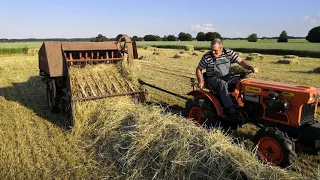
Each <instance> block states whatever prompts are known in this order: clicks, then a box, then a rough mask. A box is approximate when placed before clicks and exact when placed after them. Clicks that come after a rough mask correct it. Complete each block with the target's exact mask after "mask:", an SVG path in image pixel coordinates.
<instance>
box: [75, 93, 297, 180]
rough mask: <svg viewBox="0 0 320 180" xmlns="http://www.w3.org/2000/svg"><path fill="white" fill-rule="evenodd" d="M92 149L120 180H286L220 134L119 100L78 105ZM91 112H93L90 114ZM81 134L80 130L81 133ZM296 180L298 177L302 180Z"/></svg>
mask: <svg viewBox="0 0 320 180" xmlns="http://www.w3.org/2000/svg"><path fill="white" fill-rule="evenodd" d="M75 109H76V114H77V115H78V116H77V119H78V120H80V121H82V122H87V126H86V127H81V128H80V131H81V132H82V133H83V136H84V137H85V138H87V139H86V141H84V142H83V143H84V144H86V145H87V150H88V151H91V152H96V157H97V161H98V162H99V167H100V166H102V167H108V170H109V171H110V172H112V176H108V177H107V178H117V179H218V178H220V179H263V178H268V179H285V178H286V177H288V176H290V174H289V173H288V172H286V171H285V170H281V169H279V168H277V167H272V166H269V165H263V164H261V163H260V162H259V161H258V160H257V159H256V158H255V157H254V156H253V154H252V153H250V152H249V151H247V150H245V149H244V148H243V147H241V146H239V145H236V144H233V143H232V140H231V139H230V138H229V137H226V136H225V135H224V134H222V133H221V132H220V131H219V130H211V131H207V130H205V129H203V128H199V127H196V126H195V125H194V124H193V123H192V122H191V121H188V120H185V119H183V118H181V117H179V116H174V115H170V114H167V115H165V114H163V112H162V110H161V109H159V108H157V107H146V106H143V105H137V104H134V103H132V101H131V100H130V99H128V98H116V99H107V100H101V101H99V102H97V101H96V102H88V103H83V104H78V105H77V106H76V107H75ZM88 112H91V113H90V114H88ZM77 129H78V128H77ZM296 177H299V175H297V176H296Z"/></svg>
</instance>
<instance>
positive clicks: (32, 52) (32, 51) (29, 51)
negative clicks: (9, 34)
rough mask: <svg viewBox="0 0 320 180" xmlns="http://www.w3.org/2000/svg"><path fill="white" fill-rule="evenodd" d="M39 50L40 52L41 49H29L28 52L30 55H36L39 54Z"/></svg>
mask: <svg viewBox="0 0 320 180" xmlns="http://www.w3.org/2000/svg"><path fill="white" fill-rule="evenodd" d="M38 52H39V49H29V50H28V52H27V54H28V55H29V56H35V55H38Z"/></svg>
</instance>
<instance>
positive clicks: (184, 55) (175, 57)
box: [173, 54, 189, 59]
mask: <svg viewBox="0 0 320 180" xmlns="http://www.w3.org/2000/svg"><path fill="white" fill-rule="evenodd" d="M188 57H189V56H188V55H187V54H176V55H174V56H173V58H174V59H186V58H188Z"/></svg>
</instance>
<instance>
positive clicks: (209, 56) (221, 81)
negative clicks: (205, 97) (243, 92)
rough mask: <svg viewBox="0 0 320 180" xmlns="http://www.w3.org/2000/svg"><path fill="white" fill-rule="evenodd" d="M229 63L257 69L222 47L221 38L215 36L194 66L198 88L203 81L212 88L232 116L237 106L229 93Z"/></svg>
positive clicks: (202, 84) (253, 70) (201, 85)
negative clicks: (204, 71)
mask: <svg viewBox="0 0 320 180" xmlns="http://www.w3.org/2000/svg"><path fill="white" fill-rule="evenodd" d="M231 63H238V64H239V65H240V66H242V67H243V68H245V69H248V70H250V71H252V72H253V73H256V72H258V70H257V69H255V68H253V67H252V66H250V65H248V63H247V62H246V61H244V60H243V59H241V58H240V57H239V56H238V55H237V54H236V53H235V52H234V51H233V50H231V49H225V48H223V42H222V40H220V39H218V38H215V39H213V40H212V41H211V51H208V52H207V53H205V54H204V55H203V56H202V58H201V60H200V62H199V65H198V67H197V68H196V75H197V78H198V83H199V88H200V89H203V88H204V84H205V83H206V84H207V85H209V86H210V87H211V88H213V89H214V90H215V91H216V92H217V93H218V94H219V96H220V99H221V101H222V104H223V106H224V108H225V109H226V113H227V115H230V116H233V115H234V114H235V113H236V112H237V108H236V107H235V105H234V103H233V102H232V99H231V97H230V95H229V92H228V83H227V82H228V80H229V79H230V77H229V71H230V67H231ZM204 69H205V70H206V73H205V77H203V74H202V70H204ZM205 81H206V82H205Z"/></svg>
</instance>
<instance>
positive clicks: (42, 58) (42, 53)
mask: <svg viewBox="0 0 320 180" xmlns="http://www.w3.org/2000/svg"><path fill="white" fill-rule="evenodd" d="M38 61H39V69H40V70H41V71H43V72H45V73H46V74H50V72H49V65H48V60H47V54H46V49H45V46H44V44H42V46H41V47H40V49H39V52H38Z"/></svg>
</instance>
